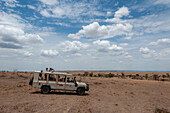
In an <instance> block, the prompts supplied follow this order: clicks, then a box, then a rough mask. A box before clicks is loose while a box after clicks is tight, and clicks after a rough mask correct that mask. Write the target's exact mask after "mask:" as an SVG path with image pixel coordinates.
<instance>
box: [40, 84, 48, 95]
mask: <svg viewBox="0 0 170 113" xmlns="http://www.w3.org/2000/svg"><path fill="white" fill-rule="evenodd" d="M41 93H43V94H48V93H50V87H48V86H43V87H42V88H41Z"/></svg>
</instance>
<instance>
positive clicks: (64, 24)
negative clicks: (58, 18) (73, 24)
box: [55, 23, 70, 27]
mask: <svg viewBox="0 0 170 113" xmlns="http://www.w3.org/2000/svg"><path fill="white" fill-rule="evenodd" d="M55 24H56V25H60V26H66V27H70V25H69V24H66V23H55Z"/></svg>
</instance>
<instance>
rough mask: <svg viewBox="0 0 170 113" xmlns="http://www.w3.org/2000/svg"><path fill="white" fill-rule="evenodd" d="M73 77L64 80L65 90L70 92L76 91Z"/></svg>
mask: <svg viewBox="0 0 170 113" xmlns="http://www.w3.org/2000/svg"><path fill="white" fill-rule="evenodd" d="M74 81H75V80H74V77H73V76H71V77H70V76H67V78H66V85H65V90H70V91H74V90H76V87H75V82H74Z"/></svg>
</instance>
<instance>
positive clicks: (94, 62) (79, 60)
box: [0, 0, 170, 71]
mask: <svg viewBox="0 0 170 113" xmlns="http://www.w3.org/2000/svg"><path fill="white" fill-rule="evenodd" d="M169 12H170V1H169V0H81V1H80V0H1V1H0V63H1V65H0V70H16V69H17V70H20V71H24V70H26V71H29V70H31V71H32V70H41V69H45V68H46V67H53V68H54V69H56V70H141V71H143V70H146V71H153V70H155V71H165V70H170V13H169Z"/></svg>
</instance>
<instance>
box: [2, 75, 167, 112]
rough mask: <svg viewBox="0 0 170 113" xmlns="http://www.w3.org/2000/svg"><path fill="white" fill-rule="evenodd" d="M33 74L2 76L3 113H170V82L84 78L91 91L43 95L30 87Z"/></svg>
mask: <svg viewBox="0 0 170 113" xmlns="http://www.w3.org/2000/svg"><path fill="white" fill-rule="evenodd" d="M31 75H32V73H16V72H1V73H0V113H18V112H23V113H32V112H37V113H154V111H155V109H156V108H159V109H162V108H163V109H166V110H167V111H169V112H170V82H166V81H151V80H132V79H121V78H105V77H83V78H82V81H83V82H86V83H89V85H90V91H88V92H86V95H84V96H79V95H77V94H76V93H75V92H59V91H53V92H51V93H50V94H46V95H45V94H41V92H40V89H35V88H31V86H29V85H28V83H29V79H30V77H31Z"/></svg>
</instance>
